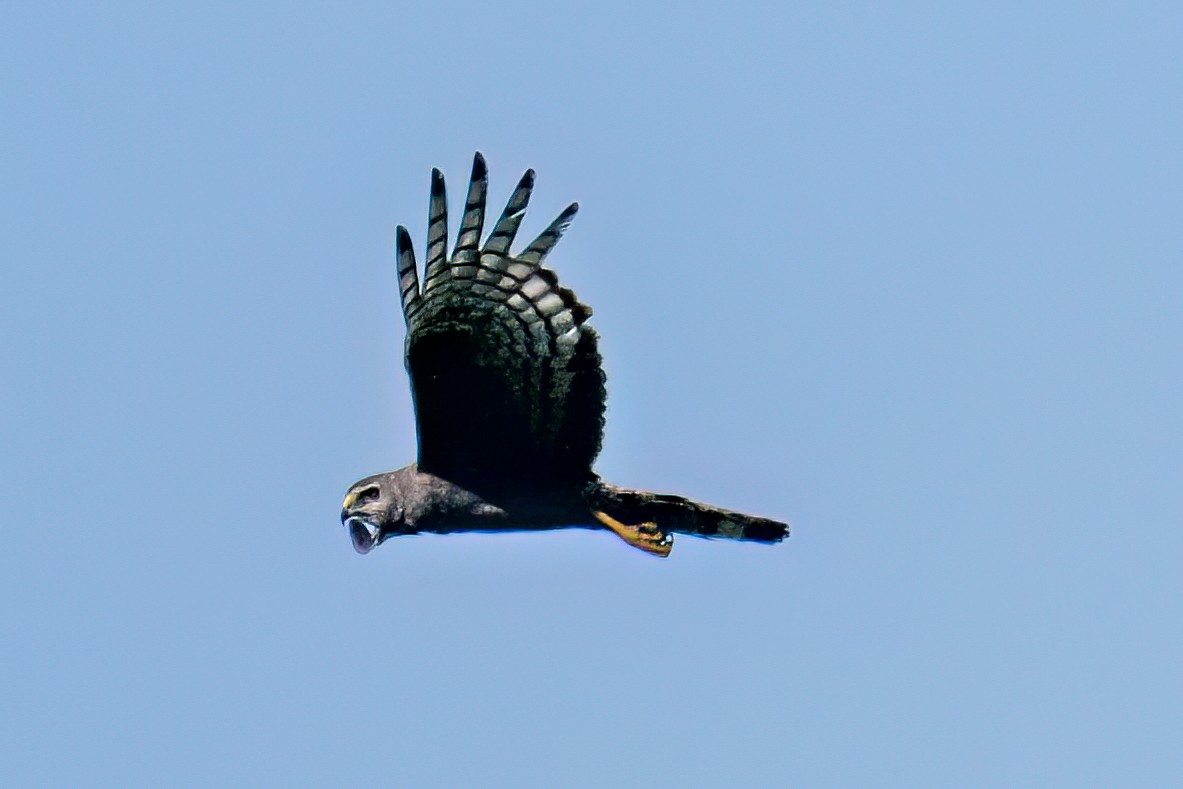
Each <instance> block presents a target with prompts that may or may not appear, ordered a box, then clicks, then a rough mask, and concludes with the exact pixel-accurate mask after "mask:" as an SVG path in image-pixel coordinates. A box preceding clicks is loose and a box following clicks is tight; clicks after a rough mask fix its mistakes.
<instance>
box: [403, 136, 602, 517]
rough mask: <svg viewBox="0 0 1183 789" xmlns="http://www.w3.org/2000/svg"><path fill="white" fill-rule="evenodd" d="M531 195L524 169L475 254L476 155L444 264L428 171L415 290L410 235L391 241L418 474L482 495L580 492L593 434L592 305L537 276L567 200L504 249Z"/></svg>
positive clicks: (478, 223) (437, 180)
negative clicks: (520, 242) (525, 239)
mask: <svg viewBox="0 0 1183 789" xmlns="http://www.w3.org/2000/svg"><path fill="white" fill-rule="evenodd" d="M533 186H534V171H533V170H528V171H527V172H526V174H525V175H523V176H522V179H521V181H519V182H518V185H517V188H516V189H514V192H513V195H512V196H511V197H510V199H509V203H508V205H506V207H505V210H504V211H503V212H502V213H501V217H500V218H499V219H498V220H497V224H496V225H495V226H494V227H493V231H492V233H490V235H489V237H488V239H487V240H486V241H485V245H484V247H483V248H480V247H479V244H480V237H481V230H482V226H483V224H484V216H485V197H486V193H487V191H488V175H487V171H486V168H485V160H484V157H482V156H481V154H480V153H477V154H476V157H475V159H474V160H473V165H472V178H471V180H470V181H469V186H468V197H467V200H466V201H465V205H464V216H463V217H462V219H461V222H460V232H459V234H458V237H457V239H456V248H455V250H454V251H453V254H452V257H451V259H449V258H448V257H447V242H448V230H447V227H448V209H447V195H446V191H445V188H444V177H443V175H442V174H441V173H440V171H439V170H433V171H432V174H431V201H430V209H429V220H428V226H427V264H426V267H425V270H424V278H423V286H422V288H420V283H419V276H418V271H417V267H416V264H415V253H414V250H413V248H412V245H411V237H410V234H408V233H407V230H406V228H405V227H402V226H399V228H398V232H397V250H398V271H399V287H400V291H401V294H402V304H403V314H404V315H405V317H406V320H407V344H406V362H407V372H408V373H409V374H410V377H411V393H412V395H413V397H414V400H415V416H416V421H417V424H418V430H419V468H420V469H421V470H423V471H428V472H431V473H433V474H437V475H439V476H441V477H444V478H446V479H449V480H451V481H453V482H455V483H457V484H460V485H464V486H466V487H468V488H470V489H472V490H474V491H477V492H481V493H483V494H485V495H487V496H492V497H496V496H497V495H529V494H544V493H546V492H549V491H558V490H561V489H564V488H567V487H570V486H578V485H583V484H585V483H586V482H588V481H589V480H590V479H592V478H593V476H594V475H593V474H592V471H591V466H592V462H593V461H594V460H595V457H596V455H597V454H599V451H600V441H601V438H602V436H603V428H604V403H605V388H604V373H603V371H602V369H601V366H600V354H599V351H598V350H597V347H596V345H597V343H596V334H595V331H594V330H593V329H592V328H591V327H590V326H586V325H585V321H586V320H587V319H588V317H590V316H591V309H590V308H588V307H586V306H584V305H583V304H581V303H579V301H578V299H576V297H575V294H574V293H572V292H571V291H570V290H568V289H566V288H562V287H559V284H558V278H557V277H556V276H555V274H554V272H553V271H551V270H549V269H546V268H543V267H542V260H543V258H545V257H546V255H547V253H548V252H550V250H551V248H552V247H553V246H554V245H555V243H556V242H557V241H558V240H559V237H560V236H562V234H563V231H564V230H566V229H567V226H568V225H569V224H570V222H571V219H572V218H573V217H574V216H575V212H576V211H577V210H578V207H579V206H578V204H576V203H572V204H571V205H570V206H568V207H567V209H566V210H564V211H563V212H562V213H561V214H559V216H558V218H557V219H555V221H554V222H552V223H551V224H550V226H549V227H547V228H546V230H544V231H543V232H542V234H541V235H539V236H538V238H536V239H535V240H534V241H533V242H531V243H530V245H529V246H527V247H526V248H525V250H523V251H522V252H521V253H519V254H518V255H516V256H515V255H512V254H510V251H509V248H510V245H511V244H512V243H513V240H514V236H515V235H516V233H517V230H518V225H520V224H521V221H522V216H523V215H524V213H525V211H526V204H527V203H528V202H529V199H530V191H531V189H532V188H533Z"/></svg>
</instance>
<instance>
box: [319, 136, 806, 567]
mask: <svg viewBox="0 0 1183 789" xmlns="http://www.w3.org/2000/svg"><path fill="white" fill-rule="evenodd" d="M533 186H534V171H533V170H529V171H527V172H526V174H525V175H524V176H522V179H521V180H520V181H519V182H518V185H517V188H516V189H514V192H513V195H512V196H511V197H510V199H509V203H508V204H507V205H506V207H505V210H504V211H503V212H502V213H501V216H500V218H499V219H498V220H497V223H496V225H494V227H493V230H492V232H491V233H490V234H489V236H488V238H487V239H486V241H485V245H484V247H480V237H481V231H482V229H483V225H484V217H485V197H486V194H487V192H488V176H487V171H486V168H485V160H484V158H483V157H482V156H481V155H480V154H479V153H478V154H477V155H476V157H475V159H474V161H473V166H472V178H471V179H470V181H469V186H468V197H467V199H466V201H465V207H464V215H463V217H462V218H461V222H460V230H459V233H458V236H457V240H456V247H455V249H454V250H453V253H452V256H451V258H450V259H449V258H448V256H447V242H448V229H447V225H448V211H447V195H446V192H445V188H444V177H443V175H442V174H441V173H440V171H439V170H433V171H432V174H431V199H430V208H429V219H428V227H427V260H426V266H425V268H424V275H423V282H422V285H421V284H420V281H419V272H418V267H417V266H416V263H415V253H414V249H413V247H412V244H411V237H410V234H409V233H408V232H407V230H406V228H405V227H402V226H399V228H398V230H397V234H396V247H397V256H398V275H399V290H400V294H401V297H402V305H403V315H404V317H405V318H406V323H407V340H406V365H407V372H408V373H409V375H410V378H411V393H412V395H413V397H414V401H415V416H416V421H417V424H418V429H419V460H418V463H415V464H411V465H410V466H406V467H405V468H402V469H399V470H398V471H392V472H388V473H385V474H378V475H375V476H372V477H367V478H365V479H363V480H361V481H360V482H357V483H356V484H354V485H353V486H352V487H351V488H350V490H349V494H348V495H347V496H346V497H345V503H344V506H343V508H342V511H341V520H342V522H343V523H344V524H345V525H346V527H347V528H348V530H349V533H350V536H351V538H352V540H353V545H354V547H355V548H356V549H357V550H358V552H360V553H366V552H368V551H370V550H371V549H373V548H374V547H375V546H376V545H378V544H379V543H381V542H382V541H384V540H385V539H387V538H388V537H391V536H395V535H400V534H415V533H420V532H434V533H445V532H454V531H509V530H530V529H554V528H564V527H583V528H607V529H609V530H611V531H613V532H615V533H616V534H617V535H619V536H620V537H621V538H622V539H624V540H626V541H627V542H629V543H630V544H631V545H634V546H636V547H638V548H641V549H642V550H645V551H648V552H650V553H654V554H657V555H660V556H665V555H668V553H669V551H670V547H671V546H672V543H673V538H672V532H683V533H686V534H696V535H700V536H705V537H728V538H732V539H740V540H756V541H760V542H779V541H780V540H782V539H784V538H785V537H786V536H788V526H787V525H786V524H784V523H780V522H778V521H773V520H768V519H766V518H757V517H754V516H751V515H744V514H741V513H737V512H730V511H728V510H722V509H719V508H717V507H711V506H708V505H705V504H699V503H697V502H692V501H690V500H688V499H684V498H681V497H680V496H670V495H665V494H655V493H647V492H644V491H632V490H627V489H624V488H617V487H615V486H613V485H609V484H607V483H605V482H603V481H602V480H600V478H599V477H598V476H597V475H596V474H595V473H594V472H593V471H592V464H593V462H594V461H595V458H596V455H598V454H599V451H600V441H601V438H602V436H603V429H604V404H605V399H606V391H605V378H604V373H603V369H602V367H601V360H600V353H599V350H598V349H597V342H596V333H595V331H594V330H593V329H592V328H591V327H590V326H588V325H587V320H588V318H589V317H590V316H591V309H590V308H588V307H587V306H585V305H583V304H581V303H580V302H579V300H578V299H577V298H576V297H575V294H574V293H572V292H571V291H570V290H568V289H566V288H563V287H560V286H559V283H558V278H557V277H556V276H555V274H554V272H553V271H551V270H550V269H547V268H543V267H542V261H543V259H544V258H545V257H546V255H547V253H548V252H550V250H551V248H552V247H553V246H554V245H555V243H556V242H557V241H558V240H559V238H560V237H561V236H562V234H563V231H565V230H566V229H567V226H568V225H569V224H570V222H571V219H572V218H573V217H574V216H575V212H576V211H577V210H578V208H579V206H578V204H576V203H572V204H571V205H570V206H568V207H567V208H566V209H565V210H564V211H563V212H562V213H561V214H559V216H558V218H557V219H555V221H554V222H552V223H551V224H550V226H549V227H547V228H546V230H544V231H543V232H542V233H541V235H539V236H538V238H536V239H535V240H534V241H533V242H531V243H530V244H529V245H528V246H527V247H526V248H525V249H524V250H523V251H522V252H520V253H518V254H517V255H512V254H511V253H510V251H509V249H510V245H511V244H512V243H513V240H514V236H515V234H516V233H517V229H518V225H519V224H521V221H522V216H523V214H524V213H525V210H526V204H527V203H528V202H529V199H530V191H531V189H532V188H533Z"/></svg>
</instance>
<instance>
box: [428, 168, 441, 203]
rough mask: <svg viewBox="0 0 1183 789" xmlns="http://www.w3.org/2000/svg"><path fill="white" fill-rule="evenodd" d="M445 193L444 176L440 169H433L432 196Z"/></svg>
mask: <svg viewBox="0 0 1183 789" xmlns="http://www.w3.org/2000/svg"><path fill="white" fill-rule="evenodd" d="M443 192H444V174H443V173H442V172H440V168H438V167H432V168H431V194H432V195H433V196H434V195H440V194H443Z"/></svg>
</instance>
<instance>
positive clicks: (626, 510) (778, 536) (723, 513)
mask: <svg viewBox="0 0 1183 789" xmlns="http://www.w3.org/2000/svg"><path fill="white" fill-rule="evenodd" d="M588 503H589V504H590V505H591V508H592V511H593V512H601V513H605V514H607V515H608V516H610V517H611V518H612V519H615V520H616V521H619V522H621V523H626V524H630V525H635V524H641V523H651V524H654V525H656V527H657V528H658V529H659V530H660V531H661V532H663V533H665V534H670V533H672V532H678V533H680V534H693V535H695V536H698V537H719V538H726V539H731V540H750V541H753V542H766V543H773V542H780V541H781V540H783V539H785V538H786V537H788V536H789V525H788V524H787V523H781V522H780V521H774V520H772V519H770V518H760V517H757V516H755V515H745V514H744V513H742V512H733V511H731V510H725V509H723V508H721V507H712V506H711V505H710V504H702V503H701V502H697V501H691V500H690V499H687V498H683V497H682V496H673V495H670V494H668V493H650V492H648V491H644V490H629V489H627V488H618V487H616V486H615V485H609V484H607V483H604V482H600V483H598V484H597V485H596V486H595V487H594V488H593V489H592V490H590V491H589V493H588Z"/></svg>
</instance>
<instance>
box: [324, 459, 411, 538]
mask: <svg viewBox="0 0 1183 789" xmlns="http://www.w3.org/2000/svg"><path fill="white" fill-rule="evenodd" d="M400 471H401V470H400ZM400 471H391V472H388V473H386V474H375V475H374V476H372V477H366V478H365V479H363V480H361V481H359V482H355V483H354V484H353V486H352V487H350V488H349V493H348V494H346V496H345V501H344V503H343V504H342V505H341V523H342V524H344V526H345V528H346V529H348V530H349V538H350V539H351V540H353V549H354V550H355V551H357V552H358V553H369V552H370V551H372V550H374V548H376V547H377V546H378V545H380V544H381V543H382V542H383V541H384V540H385V539H386V538H387V537H390V536H391V535H395V534H406V533H407V531H408V529H407V523H406V520H405V515H406V502H405V497H404V495H403V490H402V487H401V486H400V484H399V483H400Z"/></svg>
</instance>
